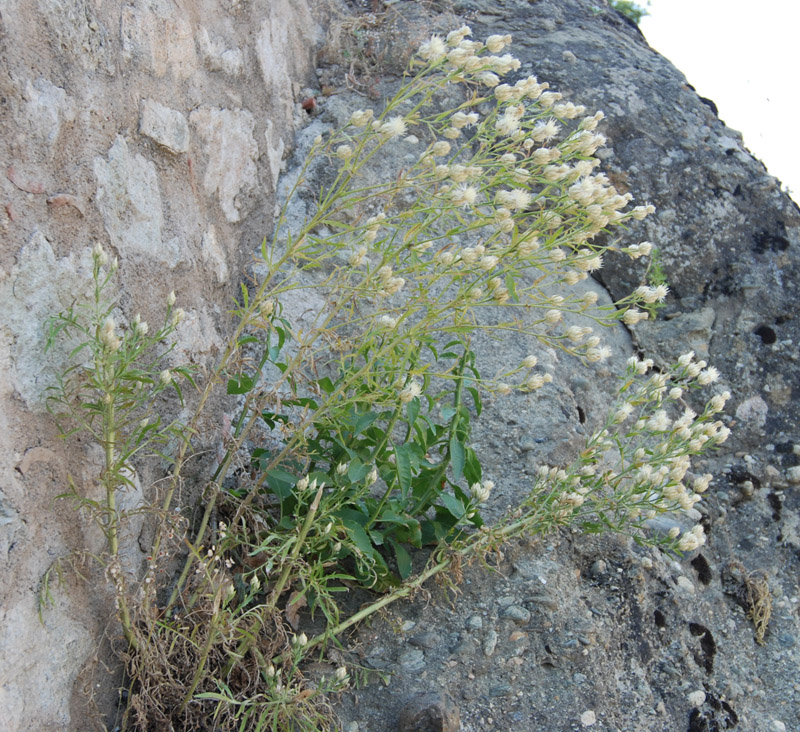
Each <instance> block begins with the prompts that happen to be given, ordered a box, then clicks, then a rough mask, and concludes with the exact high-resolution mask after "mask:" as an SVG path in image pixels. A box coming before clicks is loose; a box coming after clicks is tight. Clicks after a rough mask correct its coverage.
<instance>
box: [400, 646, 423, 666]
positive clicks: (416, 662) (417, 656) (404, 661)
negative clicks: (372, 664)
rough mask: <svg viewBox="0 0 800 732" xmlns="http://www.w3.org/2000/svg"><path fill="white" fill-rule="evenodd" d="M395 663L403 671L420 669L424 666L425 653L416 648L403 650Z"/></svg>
mask: <svg viewBox="0 0 800 732" xmlns="http://www.w3.org/2000/svg"><path fill="white" fill-rule="evenodd" d="M397 663H398V664H399V666H400V668H402V669H403V670H404V671H421V670H422V669H423V668H425V653H424V652H423V651H420V650H418V649H412V650H410V651H405V653H402V654H401V655H400V658H398V659H397Z"/></svg>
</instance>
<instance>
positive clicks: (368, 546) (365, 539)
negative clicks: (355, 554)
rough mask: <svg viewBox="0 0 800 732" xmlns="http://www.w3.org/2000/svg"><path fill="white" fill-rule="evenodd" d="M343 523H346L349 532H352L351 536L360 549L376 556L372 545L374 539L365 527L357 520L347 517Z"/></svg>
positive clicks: (368, 554)
mask: <svg viewBox="0 0 800 732" xmlns="http://www.w3.org/2000/svg"><path fill="white" fill-rule="evenodd" d="M342 524H344V527H345V529H347V533H349V534H350V538H351V539H352V540H353V543H354V544H355V545H356V546H357V547H358V548H359V550H361V551H362V552H363V553H364V554H366V555H367V556H370V557H374V556H375V548H374V547H373V546H372V541H371V540H370V538H369V535H368V534H367V532H366V531H364V528H363V527H362V526H361V525H360V524H358V523H356V522H355V521H348V520H347V519H343V520H342Z"/></svg>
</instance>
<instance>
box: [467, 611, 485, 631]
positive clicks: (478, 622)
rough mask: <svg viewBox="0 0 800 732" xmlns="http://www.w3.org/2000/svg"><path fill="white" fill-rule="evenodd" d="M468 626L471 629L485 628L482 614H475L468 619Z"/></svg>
mask: <svg viewBox="0 0 800 732" xmlns="http://www.w3.org/2000/svg"><path fill="white" fill-rule="evenodd" d="M467 628H468V629H469V630H481V629H482V628H483V618H482V617H481V616H480V615H473V616H472V617H471V618H470V619H469V620H467Z"/></svg>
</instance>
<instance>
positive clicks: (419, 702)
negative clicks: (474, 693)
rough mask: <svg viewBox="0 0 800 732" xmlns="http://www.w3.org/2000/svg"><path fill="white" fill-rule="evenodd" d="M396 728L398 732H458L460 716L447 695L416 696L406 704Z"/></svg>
mask: <svg viewBox="0 0 800 732" xmlns="http://www.w3.org/2000/svg"><path fill="white" fill-rule="evenodd" d="M397 728H398V730H399V732H458V730H459V729H461V715H460V713H459V711H458V707H457V706H456V705H455V704H453V701H452V699H450V697H449V696H447V694H445V693H443V692H431V693H428V694H418V695H417V696H415V697H412V698H411V699H409V700H408V702H406V704H405V706H404V707H403V709H402V711H401V712H400V718H399V720H398V725H397Z"/></svg>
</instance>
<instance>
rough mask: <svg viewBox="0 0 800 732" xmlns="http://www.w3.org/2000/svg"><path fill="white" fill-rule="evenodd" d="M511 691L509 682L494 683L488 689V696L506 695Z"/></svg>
mask: <svg viewBox="0 0 800 732" xmlns="http://www.w3.org/2000/svg"><path fill="white" fill-rule="evenodd" d="M510 693H511V684H496V685H495V686H492V687H491V688H490V689H489V696H508V695H509V694H510Z"/></svg>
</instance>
